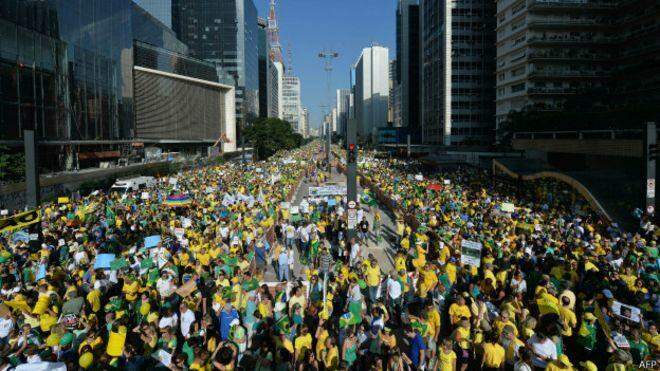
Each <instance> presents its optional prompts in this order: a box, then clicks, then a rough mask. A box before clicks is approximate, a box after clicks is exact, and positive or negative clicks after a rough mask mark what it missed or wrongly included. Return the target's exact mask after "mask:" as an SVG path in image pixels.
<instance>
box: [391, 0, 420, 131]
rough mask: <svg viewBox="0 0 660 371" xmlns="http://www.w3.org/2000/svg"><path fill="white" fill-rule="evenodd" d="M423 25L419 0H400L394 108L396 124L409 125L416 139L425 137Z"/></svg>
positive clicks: (395, 125)
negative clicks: (422, 125) (422, 115)
mask: <svg viewBox="0 0 660 371" xmlns="http://www.w3.org/2000/svg"><path fill="white" fill-rule="evenodd" d="M419 32H420V24H419V1H418V0H399V3H398V6H397V10H396V63H395V67H396V68H395V72H396V73H395V76H394V81H393V87H392V89H393V90H394V96H395V97H396V96H397V95H398V98H399V99H398V100H396V101H395V99H392V104H393V105H394V104H395V103H396V104H397V105H399V106H398V107H396V108H394V107H393V108H392V110H391V111H392V116H393V117H392V120H391V122H393V124H394V127H401V126H406V127H408V128H409V131H410V132H411V133H412V134H413V140H414V141H419V140H420V139H421V132H420V120H419V116H420V112H421V106H420V99H419V94H420V86H419V81H420V76H421V72H420V59H421V51H420V39H419Z"/></svg>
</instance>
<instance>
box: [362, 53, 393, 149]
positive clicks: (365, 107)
mask: <svg viewBox="0 0 660 371" xmlns="http://www.w3.org/2000/svg"><path fill="white" fill-rule="evenodd" d="M354 69H355V101H354V104H355V119H356V125H357V133H358V140H359V141H362V142H371V141H372V140H373V137H374V136H375V135H376V129H377V128H379V127H385V126H387V109H388V100H389V79H388V77H389V50H388V49H387V48H385V47H382V46H376V45H373V46H370V47H368V48H364V49H362V54H361V55H360V57H359V58H358V60H357V62H356V63H355V66H354Z"/></svg>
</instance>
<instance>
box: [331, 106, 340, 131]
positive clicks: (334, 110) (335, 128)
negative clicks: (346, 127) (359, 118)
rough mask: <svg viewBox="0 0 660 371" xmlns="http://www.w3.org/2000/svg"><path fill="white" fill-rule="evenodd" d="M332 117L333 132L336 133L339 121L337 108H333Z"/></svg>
mask: <svg viewBox="0 0 660 371" xmlns="http://www.w3.org/2000/svg"><path fill="white" fill-rule="evenodd" d="M330 115H331V120H330V122H331V123H332V126H331V127H332V132H333V133H336V132H337V130H338V122H339V121H338V120H337V107H332V112H331V113H330Z"/></svg>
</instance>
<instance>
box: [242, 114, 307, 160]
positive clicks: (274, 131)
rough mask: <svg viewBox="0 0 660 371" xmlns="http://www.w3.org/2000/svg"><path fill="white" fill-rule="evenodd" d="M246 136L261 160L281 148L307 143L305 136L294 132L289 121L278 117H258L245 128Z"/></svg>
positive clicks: (285, 148) (287, 148)
mask: <svg viewBox="0 0 660 371" xmlns="http://www.w3.org/2000/svg"><path fill="white" fill-rule="evenodd" d="M245 138H246V139H247V140H248V141H249V142H250V143H251V145H252V147H253V148H254V153H255V154H256V155H257V158H258V159H260V160H265V159H267V158H269V157H270V156H272V155H274V154H275V153H276V152H277V151H279V150H289V149H293V148H296V147H299V146H301V145H303V144H304V143H305V140H304V139H303V136H302V135H300V134H299V133H296V132H294V131H293V130H292V129H291V124H290V123H289V122H288V121H284V120H280V119H276V118H260V119H257V120H256V121H255V122H254V123H253V124H252V125H251V126H250V127H248V128H245Z"/></svg>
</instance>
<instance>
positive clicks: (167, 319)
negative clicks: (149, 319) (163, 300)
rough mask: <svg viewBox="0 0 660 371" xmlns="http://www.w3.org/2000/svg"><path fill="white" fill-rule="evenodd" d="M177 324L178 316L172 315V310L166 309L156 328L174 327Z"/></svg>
mask: <svg viewBox="0 0 660 371" xmlns="http://www.w3.org/2000/svg"><path fill="white" fill-rule="evenodd" d="M178 322H179V316H178V315H177V314H176V313H174V311H173V310H172V308H167V309H166V311H165V315H164V316H163V318H161V319H160V321H158V328H167V327H175V326H176V324H177V323H178Z"/></svg>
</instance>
